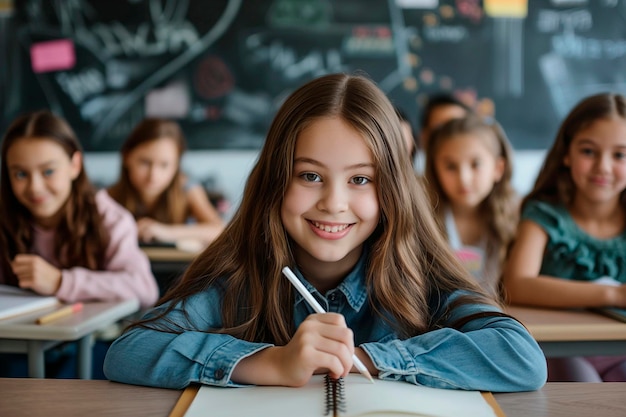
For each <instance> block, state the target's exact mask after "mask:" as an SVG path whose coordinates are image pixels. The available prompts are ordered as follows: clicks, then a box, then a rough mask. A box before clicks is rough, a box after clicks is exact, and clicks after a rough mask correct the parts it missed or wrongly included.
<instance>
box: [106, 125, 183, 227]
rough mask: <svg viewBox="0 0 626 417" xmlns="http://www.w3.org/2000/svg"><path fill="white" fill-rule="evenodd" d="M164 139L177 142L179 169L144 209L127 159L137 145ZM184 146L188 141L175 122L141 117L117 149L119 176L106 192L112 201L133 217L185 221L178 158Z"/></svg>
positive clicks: (181, 178) (171, 221)
mask: <svg viewBox="0 0 626 417" xmlns="http://www.w3.org/2000/svg"><path fill="white" fill-rule="evenodd" d="M163 138H167V139H171V140H173V141H174V143H175V144H176V147H177V149H178V169H177V170H176V173H175V175H174V177H173V178H172V181H171V182H170V184H169V185H168V186H167V188H166V189H165V190H164V191H163V193H162V194H161V196H160V197H159V199H158V200H157V202H156V204H155V205H154V207H152V208H150V209H147V210H146V209H145V208H144V204H143V203H142V201H141V198H140V195H139V192H138V190H137V189H136V188H135V187H134V186H133V184H132V183H131V181H130V176H129V174H128V167H127V166H126V158H127V156H128V155H129V154H130V153H131V152H132V151H133V150H134V149H135V148H137V147H138V146H140V145H143V144H145V143H148V142H152V141H155V140H158V139H163ZM186 148H187V142H186V140H185V136H184V135H183V131H182V129H181V128H180V126H179V124H178V123H176V122H174V121H171V120H165V119H153V118H147V119H144V120H142V121H141V122H140V123H139V124H138V125H137V126H135V128H134V129H133V131H132V132H131V133H130V135H129V136H128V138H127V139H126V141H125V142H124V144H123V145H122V148H121V149H120V153H121V156H122V163H121V172H120V177H119V179H118V181H117V182H116V183H115V184H113V185H112V186H111V187H110V188H109V189H108V191H109V194H110V195H111V197H113V199H114V200H115V201H117V202H118V203H120V204H121V205H122V206H124V207H126V209H128V211H130V212H131V213H132V214H133V216H135V218H138V217H143V216H147V217H151V218H153V219H155V220H158V221H160V222H163V223H170V224H177V223H178V224H180V223H185V221H186V220H187V215H188V204H187V198H186V197H185V190H184V188H183V182H184V178H183V174H182V172H181V170H180V160H181V158H182V155H183V153H184V152H185V150H186Z"/></svg>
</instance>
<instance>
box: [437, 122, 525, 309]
mask: <svg viewBox="0 0 626 417" xmlns="http://www.w3.org/2000/svg"><path fill="white" fill-rule="evenodd" d="M512 176H513V150H512V148H511V145H510V143H509V140H508V139H507V137H506V135H505V134H504V131H503V130H502V128H501V127H500V125H499V124H498V123H497V122H496V121H494V120H485V119H483V118H481V117H478V116H473V115H470V116H467V117H464V118H460V119H452V120H449V121H448V122H446V123H444V124H443V125H442V126H440V127H438V128H437V129H435V130H434V131H433V132H432V134H431V136H430V142H429V145H428V148H427V150H426V172H425V177H426V183H427V184H428V186H427V187H426V188H427V189H428V190H429V191H430V194H431V202H432V205H433V210H434V212H435V215H436V217H437V220H439V225H440V228H441V229H442V231H443V233H444V234H445V235H446V236H447V237H448V241H449V242H450V246H451V247H452V249H453V250H454V251H455V253H456V254H457V256H458V257H459V258H460V260H461V261H462V263H463V265H465V266H466V267H467V268H468V269H469V271H470V272H472V274H473V275H474V277H476V279H477V281H478V282H479V283H480V285H481V286H482V287H483V288H484V289H485V291H487V292H488V293H490V294H492V295H493V296H494V297H499V296H500V277H501V275H502V266H503V264H504V259H505V257H506V251H507V249H508V247H509V244H510V243H511V241H512V240H513V237H514V236H515V228H516V226H517V219H518V211H519V198H518V197H517V194H516V193H515V191H514V190H513V186H512V185H511V178H512Z"/></svg>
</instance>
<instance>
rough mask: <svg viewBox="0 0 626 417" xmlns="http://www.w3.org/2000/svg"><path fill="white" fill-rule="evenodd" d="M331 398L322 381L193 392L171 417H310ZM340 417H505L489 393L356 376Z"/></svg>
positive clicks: (323, 410) (322, 411)
mask: <svg viewBox="0 0 626 417" xmlns="http://www.w3.org/2000/svg"><path fill="white" fill-rule="evenodd" d="M328 395H329V392H328V390H327V386H326V383H325V376H324V375H315V376H314V377H313V378H312V379H311V381H310V382H309V383H308V384H307V385H305V386H304V387H300V388H288V387H273V386H271V387H270V386H251V387H245V388H223V387H214V386H208V385H202V386H192V387H189V388H187V389H186V390H185V391H184V392H183V394H182V395H181V397H180V399H179V401H178V403H177V404H176V406H175V407H174V409H173V411H172V413H171V414H170V416H169V417H205V416H209V415H210V416H211V417H225V416H228V417H239V416H242V417H243V416H246V417H247V416H273V417H282V416H285V417H287V416H288V417H292V416H298V417H308V416H311V417H313V416H315V417H317V416H331V417H332V416H333V411H330V412H329V413H327V405H328V403H329V398H328ZM342 403H343V404H342V408H341V409H343V411H341V412H339V413H338V414H337V415H338V416H342V417H357V416H369V417H375V416H394V415H398V416H400V415H402V416H407V417H408V416H428V417H458V416H463V417H472V416H476V417H505V414H504V413H503V412H502V410H501V409H500V407H499V406H498V404H497V403H496V401H495V399H494V397H493V395H492V394H491V393H481V392H479V391H460V390H447V389H436V388H428V387H423V386H417V385H412V384H409V383H406V382H395V381H383V380H376V382H375V383H374V384H371V383H370V382H369V381H367V380H366V379H364V378H363V377H362V376H360V375H357V374H350V375H348V376H347V377H345V378H344V397H343V400H342Z"/></svg>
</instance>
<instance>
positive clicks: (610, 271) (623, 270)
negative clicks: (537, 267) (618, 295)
mask: <svg viewBox="0 0 626 417" xmlns="http://www.w3.org/2000/svg"><path fill="white" fill-rule="evenodd" d="M521 218H522V220H531V221H533V222H535V223H537V224H538V225H539V226H540V227H541V228H542V229H543V230H544V231H545V232H546V233H547V234H548V244H547V245H546V250H545V252H544V256H543V262H542V264H541V271H540V274H541V275H549V276H553V277H559V278H564V279H570V280H578V281H593V280H596V279H599V278H604V277H609V278H612V279H614V280H616V281H619V282H621V283H626V230H625V231H623V232H622V234H621V235H619V236H617V237H614V238H611V239H597V238H594V237H592V236H590V235H588V234H587V233H586V232H584V231H583V230H582V229H581V228H580V227H578V225H577V224H576V223H575V222H574V219H573V218H572V216H571V215H570V213H569V211H568V210H567V209H566V208H565V207H564V206H562V205H552V204H548V203H545V202H540V201H529V202H528V203H527V204H526V206H525V207H524V210H523V211H522V217H521Z"/></svg>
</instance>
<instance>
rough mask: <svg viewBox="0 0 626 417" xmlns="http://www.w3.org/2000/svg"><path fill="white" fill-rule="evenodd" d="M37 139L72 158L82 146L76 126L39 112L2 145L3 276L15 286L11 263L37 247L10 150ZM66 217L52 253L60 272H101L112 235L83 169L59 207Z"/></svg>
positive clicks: (29, 116)
mask: <svg viewBox="0 0 626 417" xmlns="http://www.w3.org/2000/svg"><path fill="white" fill-rule="evenodd" d="M25 138H37V139H41V140H49V141H52V142H54V143H56V144H58V145H59V146H61V147H62V148H63V150H64V151H65V153H66V154H67V155H68V156H69V157H70V158H71V157H72V156H73V155H74V154H75V153H76V152H82V148H81V145H80V143H79V142H78V139H77V138H76V135H75V134H74V131H73V130H72V128H71V127H70V126H69V125H68V124H67V122H65V120H63V119H62V118H61V117H59V116H56V115H54V114H53V113H51V112H49V111H45V110H44V111H38V112H33V113H29V114H26V115H24V116H21V117H19V118H17V119H16V120H15V121H14V122H13V123H12V124H11V125H10V126H9V128H8V130H7V131H6V134H5V135H4V139H3V141H2V168H1V171H0V201H1V203H0V226H1V232H2V233H0V243H1V245H0V247H1V248H2V255H1V260H2V273H3V276H4V277H5V278H4V279H5V281H6V282H7V283H9V284H14V285H15V284H17V278H16V277H15V275H14V274H13V272H12V271H11V266H10V262H11V260H12V259H13V258H14V257H15V255H17V254H20V253H30V251H31V248H32V245H33V226H32V224H33V219H32V215H31V213H30V211H28V209H27V208H26V207H24V206H23V205H22V204H21V203H20V202H19V201H18V200H17V198H16V197H15V194H14V193H13V189H12V187H11V182H10V179H9V172H8V167H7V152H8V151H9V148H10V147H11V146H12V145H13V144H14V143H15V142H17V141H19V140H21V139H25ZM61 210H62V211H63V216H62V217H61V221H60V223H59V225H58V226H57V230H56V232H57V237H56V241H57V242H58V243H57V244H56V246H55V249H54V255H55V258H56V259H57V261H58V262H59V264H60V267H61V268H69V267H75V266H82V267H85V268H88V269H94V270H96V269H102V268H103V267H104V257H105V253H106V248H107V246H108V242H109V235H108V232H107V231H106V229H105V228H104V227H103V224H102V217H101V215H100V213H99V212H98V207H97V206H96V201H95V189H94V188H93V186H92V184H91V183H90V181H89V179H88V178H87V174H86V173H85V170H84V168H83V166H82V163H81V167H80V173H79V174H78V176H77V177H76V179H75V180H74V181H73V182H72V191H71V194H70V196H69V198H68V200H67V201H66V202H65V204H64V205H63V207H62V208H61Z"/></svg>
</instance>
